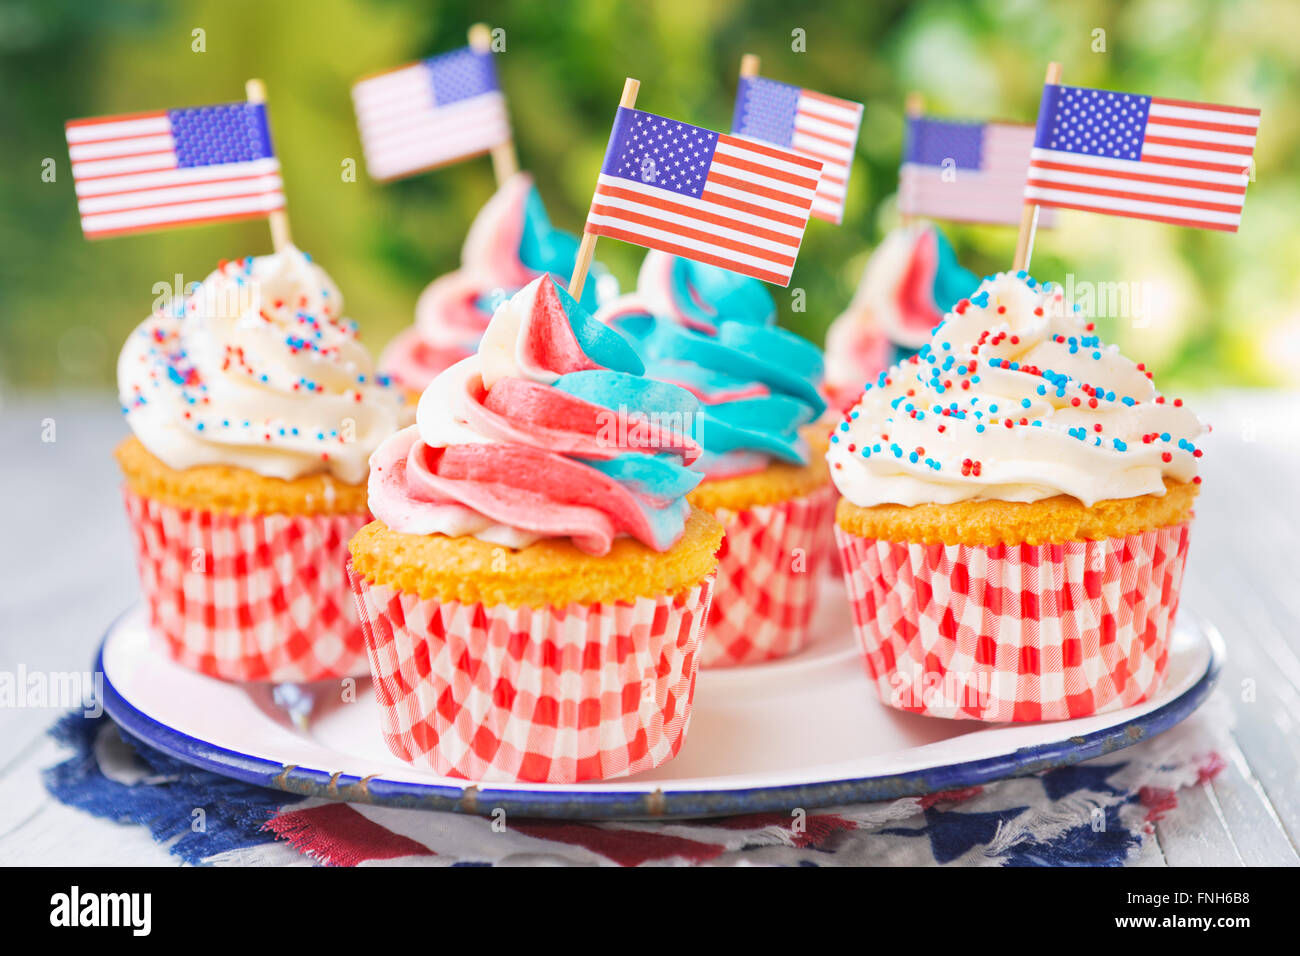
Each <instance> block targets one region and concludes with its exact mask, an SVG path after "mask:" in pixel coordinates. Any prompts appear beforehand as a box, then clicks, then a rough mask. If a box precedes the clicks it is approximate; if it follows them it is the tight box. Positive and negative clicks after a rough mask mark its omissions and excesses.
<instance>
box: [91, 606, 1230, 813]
mask: <svg viewBox="0 0 1300 956" xmlns="http://www.w3.org/2000/svg"><path fill="white" fill-rule="evenodd" d="M821 603H822V609H821V612H820V614H819V618H818V621H817V622H816V627H815V630H814V633H816V634H817V635H819V637H818V638H816V639H815V640H814V641H813V642H812V644H811V645H810V646H809V647H808V648H807V649H806V650H804V651H803V652H802V653H800V654H798V655H796V656H794V657H791V658H788V659H786V660H784V661H778V662H775V663H771V664H763V665H758V666H755V667H748V668H741V669H735V670H723V671H702V672H701V673H700V676H699V681H698V683H697V685H696V688H695V707H694V711H693V713H692V716H691V724H690V730H689V733H688V735H687V739H686V743H685V745H684V746H683V747H682V750H681V752H680V753H679V754H678V756H677V757H676V759H674V760H672V761H670V762H669V763H667V764H666V765H664V766H662V767H659V768H658V769H656V770H653V771H650V772H648V773H643V774H639V775H637V776H635V777H627V778H623V779H621V780H615V781H609V782H604V783H600V782H597V783H581V784H569V785H560V784H530V783H520V784H511V783H491V784H483V785H482V786H475V785H471V784H469V783H468V782H466V781H464V780H455V779H452V778H449V777H440V776H437V775H436V774H434V773H433V772H431V771H428V770H421V769H419V768H417V767H412V766H410V765H408V764H406V763H403V762H402V761H400V760H398V759H397V758H396V757H394V756H392V755H391V754H390V753H389V752H388V750H387V748H386V747H385V745H384V742H383V739H382V738H381V736H380V733H379V709H378V705H377V704H376V703H375V700H374V696H373V694H372V693H371V692H370V681H369V679H368V678H363V679H359V680H358V681H357V683H356V689H355V695H354V697H355V699H354V700H353V701H352V702H345V701H343V700H341V699H339V698H341V697H342V696H343V695H342V694H341V693H340V685H339V684H338V683H337V682H330V683H326V684H317V685H312V686H311V687H310V693H311V694H312V695H313V697H314V701H315V703H314V709H313V711H312V713H311V717H310V719H309V720H307V721H299V722H295V721H294V720H293V719H291V718H290V717H289V716H288V715H287V714H286V713H285V712H284V711H282V710H281V709H280V708H279V707H278V706H277V705H276V703H275V702H274V700H273V699H272V688H271V687H270V686H269V685H262V684H231V683H225V682H222V681H219V680H215V679H213V678H209V677H204V676H202V675H200V674H196V673H194V672H192V671H189V670H186V669H185V668H183V667H181V666H180V665H178V664H175V663H173V662H172V661H171V660H170V659H169V658H167V657H166V656H165V655H164V654H163V653H161V652H159V651H158V650H156V649H155V648H154V646H153V644H152V642H151V640H150V637H149V632H148V629H147V626H146V624H145V617H144V612H143V611H142V610H141V609H140V608H139V607H136V608H133V609H131V610H130V611H128V612H126V613H125V614H124V615H123V616H122V617H121V618H119V619H118V620H117V622H116V623H114V624H113V626H112V628H111V629H110V630H109V632H108V634H107V635H106V636H105V638H104V642H103V645H102V647H101V649H100V659H99V669H100V670H101V671H102V672H103V674H104V705H105V709H106V710H107V711H108V713H109V716H111V717H112V718H113V719H114V720H115V721H116V722H117V723H118V724H119V725H120V726H121V727H122V728H123V729H125V730H126V731H127V732H128V733H130V734H132V735H133V736H135V737H138V738H139V739H140V740H142V741H144V742H145V743H147V744H149V745H150V746H152V747H155V748H157V749H159V750H162V751H164V752H165V753H168V754H170V755H172V756H174V757H177V758H179V759H180V760H183V761H186V762H187V763H191V764H195V765H197V766H199V767H203V768H205V769H207V770H211V771H213V772H214V773H219V774H223V775H225V776H228V777H235V778H237V779H239V780H244V781H247V782H249V783H255V784H260V785H262V786H266V787H275V788H279V789H281V790H286V791H289V792H290V793H297V794H303V795H305V796H318V797H329V798H333V799H338V800H355V801H362V802H367V803H374V804H384V805H389V806H401V807H419V808H424V809H432V810H457V811H462V812H469V813H483V814H490V813H492V811H493V810H495V809H497V808H502V809H504V810H505V811H506V812H507V813H510V814H515V815H518V816H527V817H553V818H565V819H636V818H648V817H699V816H721V815H726V814H735V813H756V812H764V811H777V810H789V809H791V808H794V807H802V808H805V809H814V808H818V807H825V806H838V805H843V804H848V803H858V802H862V801H869V800H884V799H890V798H894V797H903V796H912V795H917V794H925V793H933V792H936V791H940V790H952V789H956V788H960V787H969V786H974V785H976V784H982V783H987V782H989V781H992V780H998V779H1001V778H1004V777H1014V776H1022V775H1025V774H1030V773H1037V772H1039V771H1042V770H1047V769H1050V768H1052V767H1059V766H1064V765H1066V764H1073V763H1078V762H1079V761H1081V760H1087V759H1089V758H1090V757H1096V756H1099V755H1102V754H1106V753H1110V752H1112V751H1115V750H1119V749H1121V748H1123V747H1127V746H1129V745H1131V744H1134V743H1137V742H1138V741H1140V740H1143V739H1145V738H1147V737H1151V736H1154V735H1155V734H1158V733H1161V732H1162V731H1165V730H1168V729H1169V728H1170V727H1172V726H1174V725H1175V724H1177V723H1178V722H1179V721H1181V720H1183V719H1184V718H1186V717H1187V716H1188V715H1189V714H1191V713H1192V712H1193V711H1194V710H1195V709H1196V708H1197V707H1198V706H1199V705H1200V704H1201V702H1202V701H1203V700H1204V699H1205V697H1206V695H1207V694H1208V693H1209V692H1210V689H1211V688H1212V687H1213V686H1214V683H1215V681H1216V680H1217V678H1218V675H1219V670H1220V666H1221V664H1222V661H1223V655H1224V652H1223V643H1222V640H1221V638H1220V637H1219V636H1218V633H1217V632H1216V631H1215V630H1214V629H1213V628H1212V627H1209V626H1205V625H1202V624H1200V623H1199V622H1196V621H1194V620H1192V619H1190V618H1189V617H1188V616H1187V615H1185V614H1184V615H1183V616H1182V617H1181V618H1180V620H1179V622H1178V626H1177V628H1176V631H1175V634H1174V638H1173V642H1172V647H1171V650H1170V655H1169V677H1168V680H1167V681H1166V682H1165V686H1164V688H1163V689H1162V690H1161V692H1160V693H1159V694H1158V695H1157V696H1156V697H1154V698H1153V699H1151V700H1149V701H1146V702H1144V703H1142V704H1138V705H1136V706H1133V707H1129V708H1127V709H1126V710H1120V711H1116V712H1114V713H1109V714H1102V715H1100V716H1095V717H1085V718H1080V719H1078V720H1070V721H1060V722H1043V723H1033V724H979V723H977V722H974V721H966V720H941V719H938V718H932V717H921V716H918V715H915V714H908V713H903V712H900V711H896V710H893V709H891V708H888V707H885V706H883V705H882V704H881V703H880V701H879V700H878V698H877V696H876V693H875V690H874V689H873V688H872V686H871V685H870V683H869V682H868V678H867V676H866V671H865V668H864V666H863V663H862V659H861V656H860V653H859V651H858V647H857V643H856V639H855V638H854V636H853V633H852V628H851V625H850V618H849V608H848V605H847V603H846V602H845V599H844V596H843V590H842V588H836V587H834V585H833V583H832V582H829V581H827V582H826V591H825V594H824V596H823V601H822V602H821ZM300 724H301V725H302V726H300Z"/></svg>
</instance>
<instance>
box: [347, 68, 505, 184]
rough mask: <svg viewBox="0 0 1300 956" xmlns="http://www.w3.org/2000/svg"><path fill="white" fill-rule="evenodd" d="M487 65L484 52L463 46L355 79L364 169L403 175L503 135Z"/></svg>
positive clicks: (501, 111) (383, 176)
mask: <svg viewBox="0 0 1300 956" xmlns="http://www.w3.org/2000/svg"><path fill="white" fill-rule="evenodd" d="M491 64H492V58H491V54H487V53H479V52H477V51H473V50H470V49H468V48H466V49H464V50H457V51H454V52H452V53H450V54H444V55H442V56H440V57H435V58H433V59H431V60H424V61H421V62H419V63H413V64H411V65H410V66H404V67H399V68H397V69H395V70H390V71H389V72H387V73H380V74H377V75H375V76H371V77H367V78H366V79H363V80H361V81H359V82H358V83H357V84H356V85H355V86H354V87H353V88H352V100H353V103H354V105H355V107H356V113H357V126H358V128H359V129H360V132H361V144H362V148H363V149H364V151H365V157H366V168H367V169H368V170H369V172H370V175H371V176H373V177H374V178H375V179H378V180H391V179H397V178H400V177H402V176H410V175H412V174H414V173H418V172H423V171H425V170H429V169H433V168H435V167H437V166H443V165H446V164H448V163H452V162H456V161H458V160H462V159H468V158H469V157H471V156H477V155H480V154H482V153H485V152H487V151H489V150H491V149H492V148H493V147H494V146H497V145H499V144H501V143H504V142H506V141H507V140H509V139H510V138H511V132H510V120H509V117H508V115H507V113H506V100H505V96H504V94H502V92H501V91H500V89H498V88H497V87H496V74H495V72H494V71H493V69H492V65H491Z"/></svg>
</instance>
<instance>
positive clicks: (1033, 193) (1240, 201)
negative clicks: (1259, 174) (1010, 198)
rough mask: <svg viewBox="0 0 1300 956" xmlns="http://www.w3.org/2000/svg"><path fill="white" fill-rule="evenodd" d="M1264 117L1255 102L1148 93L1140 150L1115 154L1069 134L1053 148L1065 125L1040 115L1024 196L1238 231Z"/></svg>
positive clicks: (1030, 199) (1029, 199) (1071, 206)
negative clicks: (1250, 105) (1085, 145)
mask: <svg viewBox="0 0 1300 956" xmlns="http://www.w3.org/2000/svg"><path fill="white" fill-rule="evenodd" d="M1083 92H1085V93H1086V92H1091V91H1083ZM1110 95H1116V96H1132V94H1110ZM1139 99H1145V98H1139ZM1057 100H1058V101H1062V100H1063V97H1062V96H1061V95H1060V94H1058V96H1057ZM1144 105H1146V104H1144ZM1047 107H1048V100H1047V98H1046V97H1045V98H1044V109H1045V110H1046V109H1047ZM1259 117H1260V113H1259V110H1256V109H1247V108H1242V107H1232V106H1218V105H1214V104H1208V103H1195V102H1187V101H1183V100H1170V99H1161V98H1157V97H1150V98H1149V105H1148V106H1147V115H1146V119H1145V125H1144V127H1143V128H1142V131H1141V146H1140V152H1138V155H1136V156H1132V155H1127V156H1125V155H1118V156H1117V155H1101V154H1099V153H1098V152H1095V151H1090V152H1082V151H1081V150H1080V148H1079V147H1078V146H1077V144H1070V145H1072V146H1074V148H1066V146H1067V141H1066V140H1064V139H1057V140H1055V148H1053V146H1052V143H1053V140H1052V139H1051V136H1052V135H1053V132H1052V131H1053V129H1055V130H1057V132H1058V133H1059V132H1060V131H1061V127H1060V126H1059V125H1058V126H1053V125H1052V124H1051V123H1050V122H1049V123H1048V124H1047V125H1046V126H1045V124H1044V119H1043V117H1042V116H1041V115H1040V120H1039V127H1038V135H1037V137H1036V140H1035V144H1034V149H1033V152H1032V154H1031V159H1030V166H1029V177H1028V180H1027V183H1026V187H1025V193H1024V197H1025V201H1026V202H1035V203H1038V204H1040V205H1044V206H1057V207H1061V208H1067V209H1084V210H1089V211H1092V212H1101V213H1108V214H1111V215H1118V216H1131V217H1135V218H1139V219H1151V220H1155V221H1158V222H1167V223H1173V224H1175V225H1181V226H1194V227H1198V228H1203V229H1217V230H1222V231H1226V232H1236V231H1237V229H1238V227H1239V226H1240V224H1241V213H1242V207H1243V205H1244V203H1245V198H1246V186H1247V183H1248V182H1249V179H1250V170H1251V162H1252V156H1253V154H1254V149H1255V140H1256V134H1257V131H1258V128H1259ZM1085 129H1087V128H1086V127H1085ZM1067 131H1069V130H1068V128H1067ZM1085 135H1086V134H1085ZM1094 149H1095V148H1094ZM1113 152H1114V151H1113V150H1112V153H1113Z"/></svg>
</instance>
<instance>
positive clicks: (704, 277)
mask: <svg viewBox="0 0 1300 956" xmlns="http://www.w3.org/2000/svg"><path fill="white" fill-rule="evenodd" d="M668 281H669V289H668V291H669V293H670V294H671V296H672V299H673V301H674V302H675V303H676V305H677V308H678V309H680V310H681V312H682V314H683V315H686V316H687V317H688V318H689V319H690V320H691V321H693V322H697V323H699V324H701V325H707V326H711V327H714V328H716V327H717V325H718V323H719V322H724V321H733V322H744V323H747V324H751V325H772V324H774V323H775V322H776V303H775V302H774V301H773V300H772V295H771V293H770V292H768V291H767V288H766V287H765V286H764V285H763V283H761V282H759V281H758V280H757V279H751V278H749V277H748V276H742V275H740V274H739V273H738V272H732V271H731V270H729V269H720V268H718V267H717V266H711V265H708V264H707V263H703V262H694V261H692V260H690V259H682V258H680V257H675V258H673V259H672V267H671V269H670V276H669V280H668Z"/></svg>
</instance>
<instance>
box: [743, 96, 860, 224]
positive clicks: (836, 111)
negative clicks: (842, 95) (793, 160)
mask: <svg viewBox="0 0 1300 956" xmlns="http://www.w3.org/2000/svg"><path fill="white" fill-rule="evenodd" d="M861 126H862V104H861V103H854V102H853V101H852V100H842V99H839V98H838V97H835V96H827V95H826V94H824V93H817V92H815V91H813V90H805V89H801V88H800V87H797V86H791V85H790V84H788V83H778V82H777V81H776V80H769V79H767V78H765V77H761V76H741V78H740V86H739V88H738V89H737V91H736V111H735V114H734V115H733V117H732V120H731V132H732V133H734V134H735V135H737V136H747V137H750V138H753V139H757V140H762V141H763V142H765V143H772V144H774V145H776V146H787V147H789V148H791V149H793V150H795V151H796V152H799V153H802V154H803V155H805V156H810V157H812V158H813V159H816V160H820V161H821V164H822V178H821V182H820V183H819V185H818V187H817V198H816V199H815V200H814V201H813V207H812V214H813V215H814V216H816V217H817V218H818V219H824V220H826V221H827V222H833V223H835V224H836V225H838V224H839V223H841V222H843V221H844V199H845V196H846V195H847V194H848V188H849V170H850V168H851V167H852V165H853V152H854V150H855V149H856V148H857V145H858V131H859V130H860V129H861Z"/></svg>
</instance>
